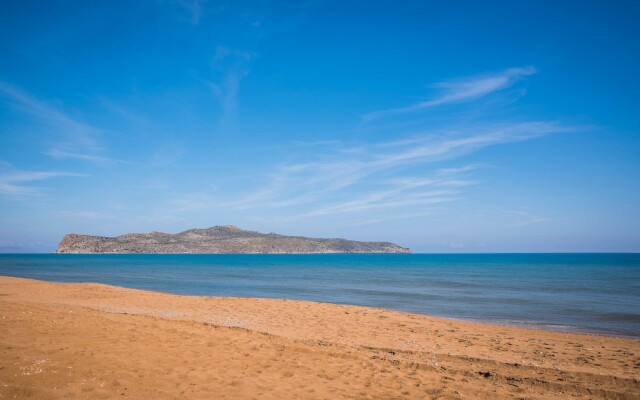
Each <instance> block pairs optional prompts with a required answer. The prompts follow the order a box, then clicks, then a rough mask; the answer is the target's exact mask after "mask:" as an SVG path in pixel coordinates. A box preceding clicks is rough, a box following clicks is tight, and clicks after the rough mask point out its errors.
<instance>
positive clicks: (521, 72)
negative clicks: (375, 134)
mask: <svg viewBox="0 0 640 400" xmlns="http://www.w3.org/2000/svg"><path fill="white" fill-rule="evenodd" d="M535 73H536V69H535V68H534V67H522V68H510V69H507V70H505V71H502V72H500V73H498V74H493V75H486V76H476V77H472V78H465V79H456V80H451V81H446V82H439V83H436V84H434V85H432V87H433V88H436V89H439V90H440V91H441V93H440V95H439V96H437V97H435V98H432V99H430V100H425V101H421V102H419V103H415V104H411V105H408V106H405V107H399V108H391V109H388V110H380V111H374V112H371V113H368V114H365V115H364V116H363V120H364V121H372V120H375V119H380V118H385V117H391V116H395V115H400V114H406V113H412V112H416V111H420V110H424V109H427V108H430V107H435V106H440V105H445V104H451V103H461V102H466V101H471V100H475V99H478V98H480V97H483V96H486V95H488V94H490V93H493V92H496V91H498V90H502V89H505V88H508V87H510V86H512V85H513V84H514V83H515V82H516V81H518V80H519V79H521V78H523V77H525V76H528V75H533V74H535Z"/></svg>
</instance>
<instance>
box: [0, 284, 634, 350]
mask: <svg viewBox="0 0 640 400" xmlns="http://www.w3.org/2000/svg"><path fill="white" fill-rule="evenodd" d="M3 277H7V278H16V279H25V280H34V281H39V282H48V283H55V284H80V285H83V284H86V285H104V286H108V287H116V288H122V289H130V290H139V291H148V292H152V293H159V294H166V295H170V296H187V297H194V298H229V299H257V300H283V301H301V302H309V303H317V304H327V305H338V306H353V307H364V308H371V309H377V310H381V311H389V312H400V313H407V314H415V315H419V316H424V317H427V318H437V319H443V320H450V321H454V322H455V321H459V322H469V323H477V324H482V325H492V326H503V327H513V328H523V329H532V330H542V331H549V332H558V333H574V334H582V335H592V336H604V337H613V338H626V339H640V332H637V333H629V332H623V331H615V330H606V329H596V328H590V327H584V326H578V325H560V324H554V323H548V322H540V321H522V320H506V319H503V320H500V319H490V318H465V317H455V316H454V317H452V316H447V315H438V314H427V313H423V312H419V311H411V310H403V309H400V308H396V309H394V308H385V307H375V306H367V305H359V304H353V303H346V302H344V303H343V302H329V301H316V300H306V299H294V298H284V297H246V296H245V297H242V296H208V295H199V294H191V293H178V292H171V291H162V290H150V289H144V288H136V287H128V286H119V285H110V284H106V283H100V282H94V281H83V282H75V281H73V282H70V281H64V280H59V281H56V280H45V279H35V278H28V277H23V276H19V275H1V274H0V279H1V278H3Z"/></svg>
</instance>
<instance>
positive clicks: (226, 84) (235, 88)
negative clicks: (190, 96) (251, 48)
mask: <svg viewBox="0 0 640 400" xmlns="http://www.w3.org/2000/svg"><path fill="white" fill-rule="evenodd" d="M254 57H255V54H253V53H249V52H243V51H239V50H232V49H229V48H227V47H224V46H218V47H217V48H216V53H215V55H214V56H213V61H212V64H213V65H212V69H213V73H214V75H215V77H214V79H213V80H212V81H209V82H207V83H208V84H209V87H210V88H211V90H212V91H213V93H214V95H215V97H216V99H217V101H218V104H219V105H220V108H221V109H222V117H221V118H220V121H221V123H223V124H227V123H229V122H231V121H232V120H233V118H234V117H235V115H236V111H237V108H238V93H239V90H240V82H241V81H242V79H243V78H244V77H245V76H246V75H247V74H248V73H249V63H250V62H251V60H252V59H253V58H254Z"/></svg>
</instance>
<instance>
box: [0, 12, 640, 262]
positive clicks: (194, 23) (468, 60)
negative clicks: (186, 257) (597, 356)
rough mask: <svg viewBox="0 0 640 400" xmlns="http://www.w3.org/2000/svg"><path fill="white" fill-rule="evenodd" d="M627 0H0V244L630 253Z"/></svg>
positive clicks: (636, 185)
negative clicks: (315, 241)
mask: <svg viewBox="0 0 640 400" xmlns="http://www.w3.org/2000/svg"><path fill="white" fill-rule="evenodd" d="M639 20H640V6H638V3H637V2H635V1H626V2H625V1H606V2H605V1H581V2H576V1H554V2H552V1H493V2H477V1H468V2H465V1H455V2H452V1H419V2H404V3H398V2H385V1H376V2H366V3H363V2H344V1H342V2H337V1H336V2H333V1H310V2H265V1H260V2H243V1H230V2H221V1H213V0H210V1H204V0H189V1H187V0H173V1H172V0H158V1H138V2H129V1H109V2H85V1H19V2H2V4H1V5H0V51H1V52H2V54H3V56H2V57H0V226H1V227H2V228H1V230H0V251H5V252H8V251H18V252H39V251H52V250H54V249H55V246H56V245H57V243H58V241H59V240H60V239H61V238H62V236H63V235H64V234H65V233H71V232H74V233H85V234H96V235H109V236H111V235H118V234H123V233H127V232H147V231H154V230H155V231H165V232H179V231H181V230H185V229H189V228H193V227H209V226H213V225H221V224H235V225H238V226H241V227H243V228H246V229H252V230H258V231H262V232H271V231H274V232H278V233H284V234H295V235H307V236H317V237H347V238H352V239H359V240H389V241H394V242H397V243H399V244H401V245H405V246H409V247H411V248H412V249H413V250H414V251H417V252H520V251H533V252H547V251H548V252H555V251H561V252H564V251H581V252H582V251H587V252H588V251H640V208H639V207H638V204H640V177H639V175H640V174H639V173H640V139H639V133H640V102H639V101H638V93H640V83H639V82H640V80H639V79H638V76H637V73H638V71H640V52H639V49H638V42H640V24H638V23H637V21H639Z"/></svg>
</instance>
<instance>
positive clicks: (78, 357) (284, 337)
mask: <svg viewBox="0 0 640 400" xmlns="http://www.w3.org/2000/svg"><path fill="white" fill-rule="evenodd" d="M14 398H19V399H21V398H40V399H63V398H65V399H66V398H74V399H112V398H118V399H122V398H137V399H174V398H180V399H183V398H189V399H253V398H255V399H340V398H348V399H360V398H362V399H395V398H407V399H493V400H496V399H502V398H518V399H566V398H586V399H640V340H637V339H626V338H614V337H605V336H595V335H584V334H572V333H559V332H550V331H542V330H531V329H523V328H515V327H502V326H493V325H486V324H477V323H470V322H463V321H454V320H447V319H439V318H432V317H427V316H423V315H417V314H409V313H402V312H395V311H389V310H382V309H376V308H368V307H354V306H341V305H334V304H324V303H312V302H304V301H292V300H268V299H244V298H221V297H195V296H176V295H169V294H161V293H155V292H148V291H141V290H133V289H125V288H119V287H112V286H106V285H99V284H59V283H46V282H40V281H35V280H28V279H19V278H8V277H0V399H14Z"/></svg>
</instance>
